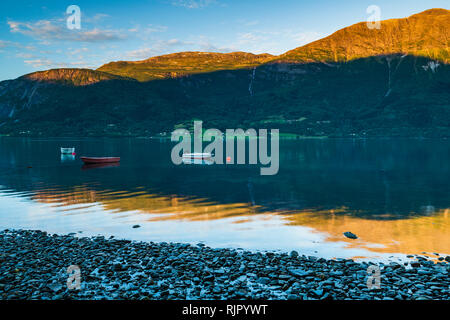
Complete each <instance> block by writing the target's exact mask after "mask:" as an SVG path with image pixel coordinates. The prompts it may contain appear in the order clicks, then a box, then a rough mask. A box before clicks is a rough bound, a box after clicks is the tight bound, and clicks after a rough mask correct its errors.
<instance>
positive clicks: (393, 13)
mask: <svg viewBox="0 0 450 320" xmlns="http://www.w3.org/2000/svg"><path fill="white" fill-rule="evenodd" d="M69 5H77V6H79V7H80V9H81V29H80V30H69V29H68V28H67V23H66V20H67V17H68V14H66V9H67V7H68V6H69ZM369 5H377V6H379V7H380V9H381V19H382V20H384V19H390V18H403V17H407V16H409V15H411V14H414V13H418V12H421V11H423V10H426V9H430V8H446V9H449V1H448V0H428V1H423V0H408V1H400V0H398V1H392V0H389V1H385V0H372V1H365V0H348V1H331V0H315V1H303V0H295V1H291V0H285V1H284V0H278V1H274V0H271V1H269V0H258V1H254V0H144V1H143V0H141V1H134V0H127V1H111V0H108V1H106V0H96V1H92V0H90V1H84V0H71V1H63V0H54V1H24V0H14V1H2V2H1V3H0V80H5V79H13V78H16V77H18V76H21V75H23V74H26V73H29V72H33V71H37V70H45V69H50V68H62V67H70V68H98V67H99V66H101V65H102V64H104V63H107V62H110V61H117V60H142V59H146V58H149V57H151V56H155V55H161V54H166V53H172V52H179V51H214V52H231V51H247V52H253V53H262V52H268V53H271V54H280V53H283V52H285V51H287V50H290V49H294V48H296V47H299V46H301V45H304V44H306V43H308V42H311V41H314V40H317V39H319V38H322V37H324V36H327V35H329V34H331V33H333V32H335V31H336V30H338V29H340V28H343V27H346V26H349V25H351V24H354V23H357V22H360V21H366V20H367V18H368V16H369V14H368V13H366V8H367V7H368V6H369Z"/></svg>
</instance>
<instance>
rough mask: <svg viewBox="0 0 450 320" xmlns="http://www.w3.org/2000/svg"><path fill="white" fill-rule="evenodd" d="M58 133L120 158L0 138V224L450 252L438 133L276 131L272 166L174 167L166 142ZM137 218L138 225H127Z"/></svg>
mask: <svg viewBox="0 0 450 320" xmlns="http://www.w3.org/2000/svg"><path fill="white" fill-rule="evenodd" d="M65 142H70V143H71V145H74V146H75V147H76V149H77V150H80V151H82V152H86V153H89V154H92V155H93V156H96V155H98V156H101V155H103V154H118V155H120V156H121V160H122V161H121V164H120V166H119V167H109V168H108V167H107V168H101V169H99V168H89V170H82V169H86V168H84V167H82V163H81V161H80V160H79V159H78V157H76V158H75V159H63V158H62V157H61V156H60V155H59V153H58V152H59V149H58V146H59V145H60V144H61V142H60V141H58V140H51V139H49V140H35V139H34V140H33V139H13V138H0V147H1V151H2V152H1V154H0V222H1V225H2V226H4V227H23V228H25V227H33V228H41V229H46V228H49V229H51V230H52V231H54V232H68V231H78V230H75V229H74V228H77V229H79V230H84V231H85V232H86V233H89V231H92V232H93V233H95V232H97V233H108V234H110V233H111V234H117V235H120V236H124V237H131V238H133V237H138V239H140V240H152V241H156V240H158V241H196V242H198V241H205V242H206V243H211V244H212V245H216V246H240V247H247V248H252V249H279V250H290V249H293V248H295V249H297V250H298V251H299V252H300V253H302V252H305V253H310V254H317V255H323V256H327V257H331V256H337V257H339V256H342V257H349V256H357V255H358V256H359V255H363V256H370V255H372V254H373V255H379V254H380V255H382V254H397V253H406V254H409V253H413V254H420V253H422V252H439V253H445V254H449V253H450V233H449V232H448V230H450V220H449V209H448V208H449V207H450V192H449V191H450V187H449V185H448V178H449V177H450V165H449V162H448V159H449V156H450V143H449V142H448V141H445V140H441V141H439V140H406V139H405V140H400V139H398V140H395V139H394V140H392V139H391V140H387V139H375V140H331V139H330V140H298V141H297V140H296V141H281V145H280V171H279V174H278V175H276V176H260V175H259V167H258V166H250V165H239V166H237V165H236V166H229V165H222V166H219V165H206V166H203V165H180V166H175V165H173V164H172V163H171V161H170V150H171V147H172V146H173V144H171V143H170V142H164V141H162V142H159V141H153V140H140V139H83V140H65ZM69 217H70V218H69ZM136 221H139V223H140V224H141V225H142V226H143V228H141V229H142V230H141V229H139V230H135V229H131V227H130V224H132V223H136ZM146 230H147V231H146ZM199 230H200V231H199ZM345 231H351V232H353V233H355V234H357V235H358V237H359V238H358V239H357V240H350V239H347V238H345V237H344V236H343V235H342V233H343V232H345Z"/></svg>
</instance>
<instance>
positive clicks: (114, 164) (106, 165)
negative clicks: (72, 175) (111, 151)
mask: <svg viewBox="0 0 450 320" xmlns="http://www.w3.org/2000/svg"><path fill="white" fill-rule="evenodd" d="M119 166H120V162H111V163H89V164H84V165H83V166H82V167H81V170H89V169H98V168H112V167H119Z"/></svg>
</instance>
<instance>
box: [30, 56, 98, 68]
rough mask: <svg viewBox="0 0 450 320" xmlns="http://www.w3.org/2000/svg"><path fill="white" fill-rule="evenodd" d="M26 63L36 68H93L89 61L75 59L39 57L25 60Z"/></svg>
mask: <svg viewBox="0 0 450 320" xmlns="http://www.w3.org/2000/svg"><path fill="white" fill-rule="evenodd" d="M24 62H25V63H26V64H29V65H31V66H33V67H34V68H42V67H44V68H70V67H77V68H92V67H91V66H89V63H88V62H87V61H73V62H56V61H53V60H50V59H47V58H38V59H32V60H25V61H24Z"/></svg>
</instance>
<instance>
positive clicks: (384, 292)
mask: <svg viewBox="0 0 450 320" xmlns="http://www.w3.org/2000/svg"><path fill="white" fill-rule="evenodd" d="M409 258H410V261H408V262H404V263H403V262H402V263H397V262H390V263H386V264H384V263H373V262H357V261H353V260H351V259H331V260H327V259H324V258H317V257H312V256H304V255H301V253H300V254H299V253H298V252H296V251H292V252H290V253H272V252H265V253H261V252H249V251H245V250H240V249H216V248H210V247H207V246H205V245H203V244H198V245H191V244H182V243H165V242H162V243H153V242H136V241H130V240H119V239H115V238H108V239H107V238H105V237H102V236H98V237H91V238H87V237H79V236H75V235H73V234H70V235H56V234H48V233H46V232H42V231H31V230H3V231H1V232H0V299H2V300H10V299H36V300H60V299H82V300H87V299H89V300H91V299H95V300H102V299H114V300H116V299H127V300H128V299H132V300H145V299H150V300H161V299H162V300H176V299H187V300H208V299H225V300H230V299H233V300H235V299H246V300H254V299H282V300H284V299H289V300H325V299H333V300H347V299H351V300H431V299H438V300H449V299H450V279H449V272H450V256H445V255H444V256H439V255H438V254H436V259H434V261H431V260H430V259H429V258H428V257H425V256H418V255H411V256H409ZM70 266H76V268H79V270H80V287H79V288H75V289H74V288H70V286H69V281H68V279H69V278H70V276H71V274H70V273H68V272H67V271H68V270H67V269H68V268H69V267H70ZM370 266H375V267H376V268H378V267H379V275H380V276H379V286H371V287H370V286H369V285H368V280H369V277H370V276H371V275H370V274H369V273H368V268H369V267H370ZM374 283H375V282H374Z"/></svg>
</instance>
